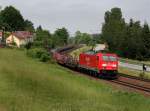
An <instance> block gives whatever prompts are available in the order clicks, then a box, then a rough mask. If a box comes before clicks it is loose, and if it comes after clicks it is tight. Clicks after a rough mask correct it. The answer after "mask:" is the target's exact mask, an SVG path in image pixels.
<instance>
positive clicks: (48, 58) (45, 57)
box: [40, 53, 50, 62]
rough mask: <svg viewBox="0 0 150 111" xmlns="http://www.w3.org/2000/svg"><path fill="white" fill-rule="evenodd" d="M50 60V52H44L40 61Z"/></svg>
mask: <svg viewBox="0 0 150 111" xmlns="http://www.w3.org/2000/svg"><path fill="white" fill-rule="evenodd" d="M48 60H50V56H49V54H46V53H43V54H42V55H41V57H40V61H42V62H47V61H48Z"/></svg>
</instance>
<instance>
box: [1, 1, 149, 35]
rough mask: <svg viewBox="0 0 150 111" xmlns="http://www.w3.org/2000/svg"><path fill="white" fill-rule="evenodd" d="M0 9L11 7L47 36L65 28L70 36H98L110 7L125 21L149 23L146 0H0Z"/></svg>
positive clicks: (147, 2)
mask: <svg viewBox="0 0 150 111" xmlns="http://www.w3.org/2000/svg"><path fill="white" fill-rule="evenodd" d="M0 5H1V6H2V7H3V8H4V7H5V6H8V5H13V6H15V7H16V8H17V9H19V10H20V11H21V14H22V15H23V16H24V18H25V19H29V20H31V21H32V22H33V23H34V25H35V27H37V26H38V25H42V27H43V28H45V29H48V30H50V31H51V32H53V31H54V30H55V29H56V28H61V27H66V28H67V29H68V30H69V32H70V33H71V34H73V33H74V32H75V31H77V30H80V31H81V32H88V33H99V32H100V31H101V26H102V23H103V22H104V13H105V12H106V11H107V10H110V9H111V8H113V7H119V8H121V9H122V12H123V17H124V18H125V19H126V21H128V20H129V18H133V19H135V20H140V21H142V22H144V21H147V22H148V23H150V0H0Z"/></svg>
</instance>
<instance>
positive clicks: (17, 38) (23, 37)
mask: <svg viewBox="0 0 150 111" xmlns="http://www.w3.org/2000/svg"><path fill="white" fill-rule="evenodd" d="M33 37H34V36H33V34H32V33H31V32H28V31H15V32H13V33H12V34H10V35H9V36H8V38H6V45H9V46H11V45H12V44H13V43H15V44H16V45H17V47H20V46H21V45H26V44H27V43H29V42H33Z"/></svg>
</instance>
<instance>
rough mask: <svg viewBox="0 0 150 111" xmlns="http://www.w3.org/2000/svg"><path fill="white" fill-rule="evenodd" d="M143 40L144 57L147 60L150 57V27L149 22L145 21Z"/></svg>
mask: <svg viewBox="0 0 150 111" xmlns="http://www.w3.org/2000/svg"><path fill="white" fill-rule="evenodd" d="M142 42H143V47H142V48H143V50H142V55H143V56H144V59H145V60H147V59H149V58H150V50H149V49H150V29H149V26H148V24H147V23H145V24H144V26H143V28H142Z"/></svg>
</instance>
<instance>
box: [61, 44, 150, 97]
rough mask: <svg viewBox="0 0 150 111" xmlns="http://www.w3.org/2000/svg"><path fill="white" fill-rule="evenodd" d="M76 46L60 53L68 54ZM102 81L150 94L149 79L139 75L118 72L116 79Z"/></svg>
mask: <svg viewBox="0 0 150 111" xmlns="http://www.w3.org/2000/svg"><path fill="white" fill-rule="evenodd" d="M77 48H78V47H73V48H69V49H68V50H64V51H63V52H61V53H63V54H68V52H71V51H73V50H74V49H77ZM69 69H70V68H69ZM71 70H72V71H75V72H76V73H79V74H84V75H85V74H87V73H86V72H79V71H76V70H74V69H71ZM88 77H92V78H96V77H94V76H91V75H90V76H89V75H88ZM96 80H98V79H97V78H96ZM104 81H107V82H109V83H111V84H117V85H120V86H122V87H124V86H125V87H128V88H132V89H135V90H138V91H141V92H143V93H146V94H147V93H148V94H149V95H150V80H149V79H143V78H140V77H135V76H130V75H125V74H119V75H118V79H115V80H104Z"/></svg>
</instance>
